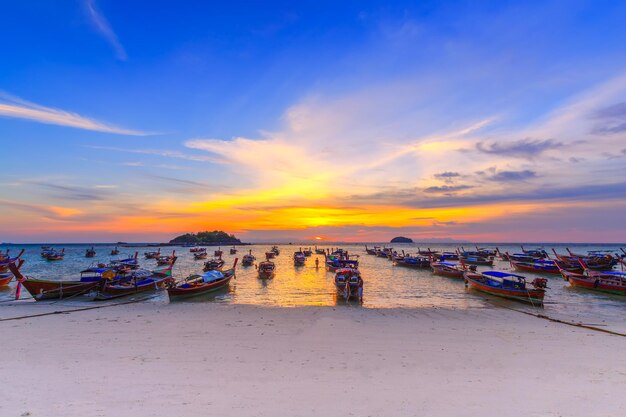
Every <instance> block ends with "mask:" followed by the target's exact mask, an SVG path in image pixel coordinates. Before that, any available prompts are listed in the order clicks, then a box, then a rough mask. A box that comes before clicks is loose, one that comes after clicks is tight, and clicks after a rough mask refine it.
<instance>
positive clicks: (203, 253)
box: [193, 249, 209, 260]
mask: <svg viewBox="0 0 626 417" xmlns="http://www.w3.org/2000/svg"><path fill="white" fill-rule="evenodd" d="M207 256H209V254H208V253H207V251H206V249H205V250H203V251H196V252H193V259H195V260H200V259H206V258H207Z"/></svg>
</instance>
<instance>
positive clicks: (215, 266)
mask: <svg viewBox="0 0 626 417" xmlns="http://www.w3.org/2000/svg"><path fill="white" fill-rule="evenodd" d="M224 263H225V262H224V260H223V259H222V258H221V257H217V258H215V257H214V258H212V259H209V260H208V261H206V262H205V263H204V268H202V270H203V271H204V272H207V271H216V270H220V269H222V267H223V266H224Z"/></svg>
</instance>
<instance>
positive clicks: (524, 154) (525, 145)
mask: <svg viewBox="0 0 626 417" xmlns="http://www.w3.org/2000/svg"><path fill="white" fill-rule="evenodd" d="M561 147H563V143H561V142H557V141H555V140H552V139H547V140H533V139H528V138H527V139H521V140H517V141H513V142H494V143H491V144H489V145H485V144H484V143H483V142H478V143H477V144H476V149H477V150H478V151H480V152H482V153H486V154H492V155H502V156H510V157H513V158H525V159H533V158H536V157H538V156H539V155H541V154H542V153H544V152H546V151H549V150H552V149H558V148H561Z"/></svg>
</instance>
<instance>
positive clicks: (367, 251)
mask: <svg viewBox="0 0 626 417" xmlns="http://www.w3.org/2000/svg"><path fill="white" fill-rule="evenodd" d="M379 250H380V247H379V246H374V248H373V249H370V248H368V247H367V245H365V253H367V254H368V255H376V254H377V253H378V251H379Z"/></svg>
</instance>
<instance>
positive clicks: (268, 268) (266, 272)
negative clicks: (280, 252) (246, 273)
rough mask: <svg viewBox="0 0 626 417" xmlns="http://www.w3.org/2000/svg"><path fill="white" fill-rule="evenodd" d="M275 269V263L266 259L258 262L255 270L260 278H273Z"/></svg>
mask: <svg viewBox="0 0 626 417" xmlns="http://www.w3.org/2000/svg"><path fill="white" fill-rule="evenodd" d="M275 271H276V265H275V264H274V262H272V261H270V260H267V261H263V262H261V263H259V266H258V267H257V272H258V274H259V278H260V279H272V278H274V273H275Z"/></svg>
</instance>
